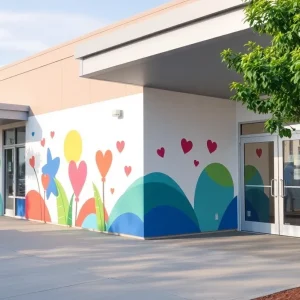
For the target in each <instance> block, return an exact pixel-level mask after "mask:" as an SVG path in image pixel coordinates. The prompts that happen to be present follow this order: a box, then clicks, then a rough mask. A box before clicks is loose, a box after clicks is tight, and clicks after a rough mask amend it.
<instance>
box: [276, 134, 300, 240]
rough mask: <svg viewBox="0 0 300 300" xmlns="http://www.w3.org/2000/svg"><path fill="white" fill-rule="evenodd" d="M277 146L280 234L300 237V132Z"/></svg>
mask: <svg viewBox="0 0 300 300" xmlns="http://www.w3.org/2000/svg"><path fill="white" fill-rule="evenodd" d="M279 146H280V147H279V175H280V188H279V191H280V197H279V209H280V234H282V235H288V236H297V237H300V134H293V136H292V138H291V139H281V140H280V144H279Z"/></svg>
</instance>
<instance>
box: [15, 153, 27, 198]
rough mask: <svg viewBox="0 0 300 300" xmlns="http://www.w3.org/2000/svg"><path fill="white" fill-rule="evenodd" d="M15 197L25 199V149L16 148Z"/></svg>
mask: <svg viewBox="0 0 300 300" xmlns="http://www.w3.org/2000/svg"><path fill="white" fill-rule="evenodd" d="M16 168H17V169H16V175H17V176H16V179H17V186H16V189H17V196H18V197H25V148H24V147H22V148H17V166H16Z"/></svg>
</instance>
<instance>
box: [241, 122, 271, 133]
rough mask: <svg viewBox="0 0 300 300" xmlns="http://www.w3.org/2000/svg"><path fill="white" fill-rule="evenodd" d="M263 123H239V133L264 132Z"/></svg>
mask: <svg viewBox="0 0 300 300" xmlns="http://www.w3.org/2000/svg"><path fill="white" fill-rule="evenodd" d="M266 132H267V131H266V129H265V123H263V122H260V123H246V124H242V125H241V135H249V134H261V133H266Z"/></svg>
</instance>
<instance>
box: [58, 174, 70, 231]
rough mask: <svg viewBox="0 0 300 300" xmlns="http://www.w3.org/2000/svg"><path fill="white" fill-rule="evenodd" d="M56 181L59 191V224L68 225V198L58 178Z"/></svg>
mask: <svg viewBox="0 0 300 300" xmlns="http://www.w3.org/2000/svg"><path fill="white" fill-rule="evenodd" d="M54 180H55V184H56V188H57V191H58V196H57V198H56V205H57V218H58V224H59V225H67V219H68V213H69V202H68V198H67V196H66V192H65V190H64V188H63V186H62V185H61V183H60V182H59V181H58V180H57V179H56V178H55V179H54Z"/></svg>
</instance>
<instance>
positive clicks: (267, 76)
mask: <svg viewBox="0 0 300 300" xmlns="http://www.w3.org/2000/svg"><path fill="white" fill-rule="evenodd" d="M243 1H245V0H243ZM244 11H245V15H246V17H245V21H246V22H248V23H249V25H250V27H251V28H252V29H253V30H254V31H255V32H257V33H258V34H260V35H267V36H269V37H270V38H271V43H270V45H269V46H267V47H262V46H260V45H258V44H257V43H255V42H248V43H247V44H246V45H245V47H246V51H245V52H244V53H242V52H239V53H236V52H234V51H233V50H231V49H227V50H224V51H223V52H222V54H221V56H222V60H223V62H225V63H226V64H227V67H228V68H229V69H231V70H234V71H236V72H237V73H239V74H241V75H242V79H243V80H242V82H233V83H231V85H230V88H231V90H232V91H234V96H233V97H232V99H233V100H235V101H240V102H242V103H243V104H244V105H246V107H247V108H248V109H249V110H251V111H253V112H255V113H258V114H270V115H271V117H270V119H268V120H267V121H266V123H265V127H266V130H267V131H268V132H270V133H274V132H278V134H279V135H280V136H281V137H283V136H287V137H291V134H292V130H294V129H293V128H292V127H291V126H287V125H289V124H292V123H300V0H250V1H249V2H248V3H247V6H246V7H245V10H244Z"/></svg>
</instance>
